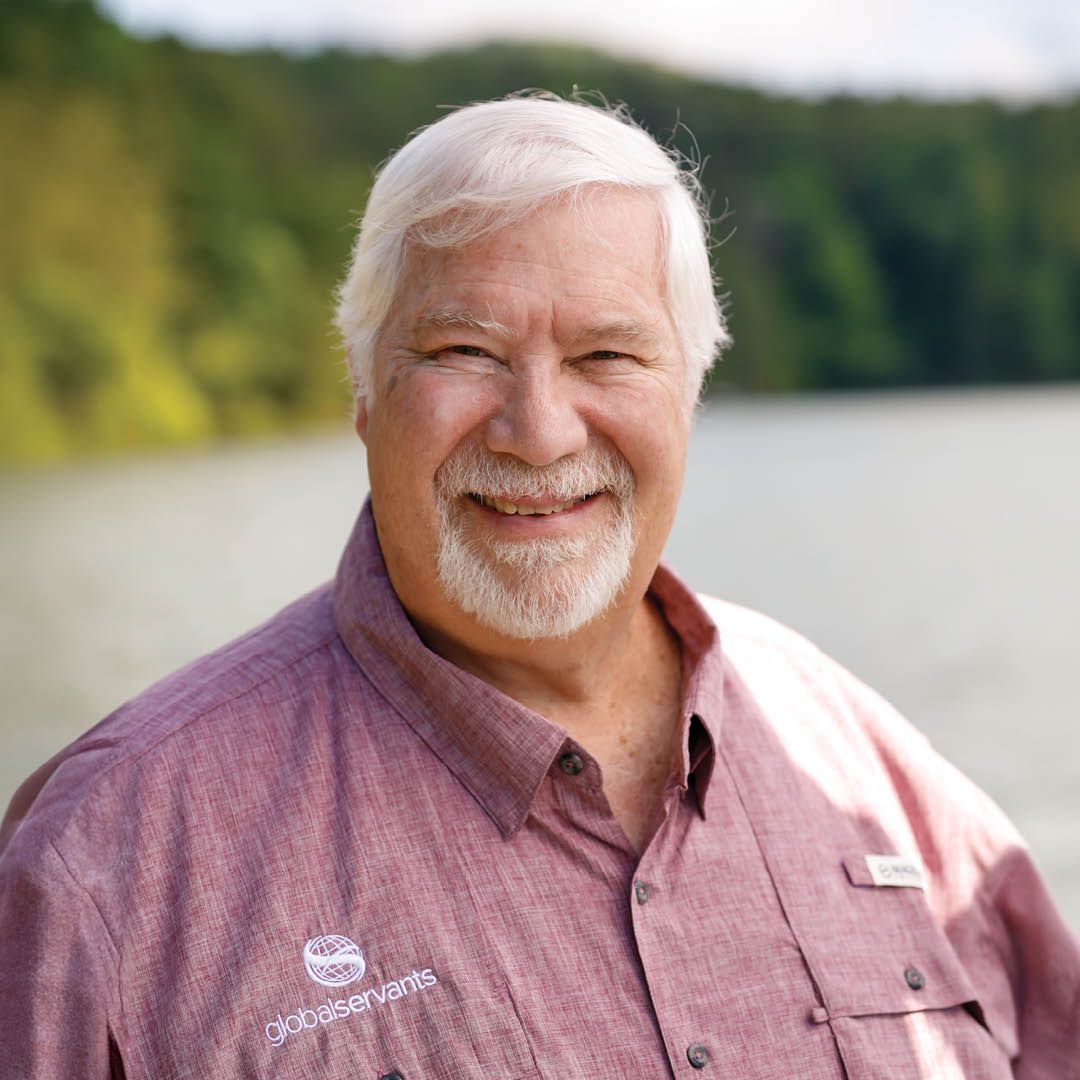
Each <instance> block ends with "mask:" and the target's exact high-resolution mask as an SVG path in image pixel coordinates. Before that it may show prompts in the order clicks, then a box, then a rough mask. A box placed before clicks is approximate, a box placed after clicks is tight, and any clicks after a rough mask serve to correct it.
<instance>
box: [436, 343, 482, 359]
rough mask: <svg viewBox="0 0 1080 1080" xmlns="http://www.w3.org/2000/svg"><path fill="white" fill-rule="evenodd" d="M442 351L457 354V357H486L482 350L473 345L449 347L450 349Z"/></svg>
mask: <svg viewBox="0 0 1080 1080" xmlns="http://www.w3.org/2000/svg"><path fill="white" fill-rule="evenodd" d="M444 351H445V352H452V353H457V354H458V356H487V353H486V352H484V350H483V349H479V348H477V347H476V346H475V345H451V346H450V348H448V349H446V350H444Z"/></svg>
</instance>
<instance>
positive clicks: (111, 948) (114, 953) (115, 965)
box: [45, 837, 124, 1030]
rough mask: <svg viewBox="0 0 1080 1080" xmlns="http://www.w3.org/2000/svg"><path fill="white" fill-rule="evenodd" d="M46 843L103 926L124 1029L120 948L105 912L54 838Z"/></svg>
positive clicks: (119, 1015) (49, 838)
mask: <svg viewBox="0 0 1080 1080" xmlns="http://www.w3.org/2000/svg"><path fill="white" fill-rule="evenodd" d="M45 843H46V844H47V845H48V847H49V850H50V851H52V853H53V854H54V855H55V856H56V859H57V862H58V863H59V864H60V867H61V869H62V871H63V873H64V875H65V876H66V877H67V879H68V881H69V882H70V883H71V886H72V888H73V889H74V891H75V893H76V895H77V896H79V897H80V898H81V899H82V901H83V904H84V906H87V907H88V908H89V909H90V910H91V911H93V913H94V916H96V921H97V922H98V923H99V924H100V926H101V932H102V935H103V937H104V941H105V944H106V946H107V951H108V954H109V956H108V960H107V965H106V966H107V967H108V968H109V970H110V973H111V975H112V981H113V993H114V997H115V1001H116V1005H117V1009H118V1015H117V1017H116V1020H117V1022H118V1025H119V1028H120V1029H121V1030H122V1029H123V1028H124V999H123V995H122V993H121V990H120V949H119V947H118V946H117V944H116V941H115V940H114V938H113V935H112V932H111V931H110V930H109V924H108V922H107V921H106V919H105V915H104V913H103V912H102V910H101V908H100V906H99V905H98V902H97V900H96V899H95V898H94V896H93V895H92V894H91V892H90V890H89V889H87V888H86V886H85V885H83V883H82V882H81V881H79V879H78V878H77V877H76V876H75V874H74V872H73V871H72V869H71V867H70V866H69V865H68V862H67V860H66V859H65V858H64V856H63V854H62V853H61V851H60V849H59V848H58V847H57V846H56V844H55V843H54V842H53V840H52V838H51V837H46V838H45ZM106 1016H107V1019H108V1020H109V1024H110V1027H111V1026H112V1017H110V1016H109V1015H108V1011H106ZM114 1030H116V1029H114Z"/></svg>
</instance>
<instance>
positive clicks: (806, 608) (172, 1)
mask: <svg viewBox="0 0 1080 1080" xmlns="http://www.w3.org/2000/svg"><path fill="white" fill-rule="evenodd" d="M524 87H542V88H546V89H550V90H555V91H558V92H562V93H567V92H570V91H571V90H572V89H573V88H575V87H580V88H582V89H586V90H596V91H599V92H601V93H602V94H604V95H605V96H606V97H607V98H608V99H611V100H621V101H626V102H627V103H628V104H629V105H630V107H631V109H632V111H633V113H634V115H635V116H636V117H637V118H638V120H640V121H641V122H642V123H643V124H644V125H645V126H646V127H647V128H648V129H649V130H650V131H652V132H653V133H654V134H655V135H656V136H658V137H659V138H660V139H661V140H662V141H665V142H668V143H670V144H673V145H674V146H676V147H678V148H679V149H680V150H681V151H682V152H683V153H685V154H687V155H688V156H690V157H692V158H694V159H696V160H702V161H704V162H705V169H704V181H705V185H706V187H707V189H708V190H709V191H710V193H711V198H712V204H711V205H712V213H713V215H714V217H715V218H716V219H717V225H716V238H717V240H718V241H722V242H721V243H718V244H717V246H716V249H715V252H714V262H715V267H716V271H717V274H718V276H719V278H720V279H721V280H722V283H723V286H722V287H723V291H724V292H725V293H726V294H727V296H728V310H729V317H730V321H731V327H732V330H733V332H734V336H735V345H734V347H733V348H732V349H731V350H730V351H729V352H728V353H727V354H726V355H725V357H724V358H723V360H722V361H721V362H720V363H719V364H718V365H717V367H716V370H715V372H714V377H713V379H712V382H711V384H710V388H709V397H708V399H707V402H706V404H705V406H704V407H703V409H702V412H701V415H700V417H699V422H698V425H697V430H696V432H695V435H694V440H693V445H692V448H691V464H690V471H689V476H688V480H687V492H686V495H685V496H684V500H683V506H682V510H681V511H680V516H679V520H678V522H677V525H676V530H675V534H674V536H673V538H672V542H671V545H670V547H669V552H668V555H669V558H670V559H671V561H672V562H673V563H674V565H675V566H676V568H677V569H679V570H680V571H681V572H682V573H683V574H684V576H686V577H687V578H688V579H690V580H691V581H692V583H693V584H694V585H695V586H696V587H698V588H701V589H705V590H707V591H710V592H714V593H718V594H720V595H724V596H726V597H728V598H729V599H733V600H736V601H739V602H743V603H747V604H750V605H751V606H755V607H759V608H761V609H763V610H765V611H767V612H769V613H770V614H772V615H774V616H777V617H779V618H781V619H783V620H784V621H786V622H789V623H791V624H792V625H794V626H795V627H796V628H797V629H799V630H801V631H802V632H804V633H806V634H807V635H808V636H810V637H811V638H812V639H814V640H815V641H817V642H818V643H819V644H821V645H822V646H823V647H825V648H826V649H827V650H828V651H830V652H832V653H833V654H834V655H836V656H837V657H838V658H839V659H840V660H841V661H842V662H844V663H845V664H847V665H848V666H849V667H851V668H852V669H853V670H854V671H856V673H857V674H859V675H860V676H862V677H863V678H864V679H866V680H867V681H868V682H870V683H871V684H872V685H874V686H875V687H877V688H878V689H879V690H881V691H882V692H883V693H885V694H886V696H888V697H889V698H890V699H891V700H893V701H894V702H895V703H896V704H897V705H898V706H899V707H900V708H901V709H902V710H903V711H904V712H905V713H906V714H907V715H908V716H909V717H910V718H911V719H912V720H913V721H914V722H915V723H916V724H917V725H918V726H919V727H920V728H921V729H922V730H923V731H925V732H926V733H927V734H928V736H929V737H930V738H931V740H932V741H933V742H934V743H935V745H937V746H938V747H939V748H940V749H941V750H942V751H943V752H944V753H945V754H946V755H947V756H948V757H950V758H951V759H952V760H953V761H955V762H956V763H957V764H959V765H960V766H961V767H962V768H964V769H965V771H967V772H968V773H969V774H971V775H972V776H973V777H974V778H975V779H976V780H977V781H978V782H979V783H980V784H982V785H983V786H984V787H985V788H987V789H988V790H989V791H990V792H991V794H992V795H994V797H995V798H996V799H998V801H999V802H1001V803H1002V804H1003V805H1004V807H1005V808H1006V810H1007V811H1008V812H1009V813H1010V815H1011V816H1012V817H1013V818H1014V820H1016V821H1017V823H1018V824H1019V825H1020V827H1021V829H1022V830H1023V831H1024V833H1025V835H1026V836H1027V837H1028V839H1029V841H1030V842H1031V844H1032V846H1033V849H1034V851H1035V854H1036V857H1037V859H1038V861H1039V862H1040V864H1041V865H1042V867H1043V869H1044V871H1045V872H1046V873H1047V875H1048V877H1049V878H1050V880H1051V882H1052V884H1053V887H1054V890H1055V892H1056V894H1057V895H1058V897H1059V899H1060V900H1061V902H1062V905H1063V907H1064V909H1065V911H1066V913H1067V916H1068V917H1069V919H1070V920H1071V922H1072V923H1073V925H1074V926H1078V927H1080V850H1078V846H1077V843H1076V835H1077V826H1078V824H1080V821H1078V817H1080V765H1078V761H1080V753H1078V751H1080V733H1078V724H1077V722H1078V721H1080V692H1078V690H1077V680H1076V675H1075V671H1076V667H1077V659H1076V657H1077V654H1078V646H1080V615H1078V612H1080V565H1078V564H1080V559H1078V557H1077V553H1078V551H1080V498H1078V490H1077V481H1076V473H1077V466H1078V465H1080V5H1076V4H1074V3H1072V2H1066V0H1062V2H1052V0H1041V2H1040V0H1034V2H1029V3H1024V4H1021V3H1009V2H1002V3H997V4H995V3H987V2H986V0H979V2H974V0H971V2H969V0H954V2H952V3H949V4H946V5H942V4H939V3H931V2H929V0H927V2H922V0H893V2H886V0H877V2H873V0H871V2H869V3H867V2H865V0H864V2H861V3H856V2H855V0H820V2H818V3H815V4H812V5H796V4H791V3H788V2H780V0H759V2H757V3H755V4H753V5H746V4H735V3H733V2H730V0H713V2H711V3H704V2H697V0H669V2H668V3H666V4H664V5H651V4H650V5H645V4H641V5H636V6H635V5H632V4H626V3H618V4H616V3H614V2H598V3H593V4H591V5H588V6H587V10H586V5H582V4H580V2H576V0H575V2H570V0H546V2H545V3H544V4H543V5H536V6H535V8H534V10H532V11H528V12H526V11H525V10H524V9H523V8H522V9H520V10H519V6H518V5H508V4H506V3H504V2H500V3H496V2H494V0H459V2H458V3H456V4H455V5H454V7H453V12H452V14H451V11H450V8H448V7H447V5H445V4H436V3H433V2H431V0H416V2H413V3H410V4H408V5H359V4H355V3H346V2H344V0H308V2H306V3H305V4H302V5H301V4H296V3H294V2H291V0H290V2H285V0H274V2H267V0H261V2H259V3H257V4H256V3H254V2H250V3H249V2H239V0H237V2H232V3H225V4H222V3H220V2H219V0H182V2H181V0H109V2H107V3H104V2H103V3H101V4H100V5H97V6H95V5H93V4H91V3H88V2H84V0H69V2H61V0H51V2H50V0H35V2H29V0H4V3H3V4H0V683H2V685H3V687H4V699H5V701H4V705H5V707H4V715H3V716H2V717H0V803H6V800H7V798H8V797H9V796H10V794H11V792H12V791H13V790H14V788H15V786H16V784H17V783H18V781H19V780H20V779H21V778H22V777H23V776H25V775H26V774H27V773H28V772H29V771H30V770H31V769H33V768H34V767H35V766H36V765H37V764H39V763H40V762H41V761H43V760H44V759H45V758H46V757H48V756H49V755H50V754H51V753H53V752H54V751H55V750H56V749H57V748H58V747H59V746H61V745H63V743H65V742H67V741H69V740H70V739H71V738H73V737H75V735H77V734H78V733H79V732H80V731H82V730H84V729H85V728H86V727H88V726H89V725H90V724H91V723H93V722H94V721H95V720H97V719H98V718H100V717H101V716H102V715H104V714H105V713H106V712H107V711H108V710H109V709H111V708H112V707H114V706H115V705H116V704H117V703H119V702H120V701H121V700H123V699H125V698H127V697H130V696H131V695H132V694H134V693H136V692H137V691H138V690H139V689H141V688H142V687H143V686H145V685H146V684H147V683H148V682H149V681H152V680H153V679H155V678H157V677H159V676H161V675H163V674H165V673H166V672H167V671H169V670H170V669H171V668H173V667H175V666H177V665H179V664H181V663H183V662H185V661H187V660H189V659H191V658H193V657H194V656H196V655H198V654H199V653H200V652H203V651H205V650H206V649H209V648H211V647H213V646H215V645H217V644H219V643H221V642H222V641H224V640H226V639H227V638H228V637H230V636H232V635H234V634H236V633H239V632H241V631H242V630H244V629H246V628H247V627H248V626H249V625H251V624H252V623H253V622H254V621H257V620H259V619H261V618H265V617H267V616H268V615H270V614H271V613H272V612H273V611H274V610H275V609H276V608H277V607H279V606H281V605H282V604H284V603H285V602H287V601H288V600H290V599H292V598H293V597H294V596H295V595H297V594H298V593H299V592H301V591H303V590H304V589H306V588H310V587H313V586H314V585H315V584H317V583H318V582H319V581H321V580H323V579H325V578H326V577H328V576H329V575H330V573H331V572H332V570H333V567H334V563H335V560H336V557H337V553H338V552H339V550H340V547H341V545H342V543H343V542H344V539H345V536H346V533H347V530H348V527H349V525H350V523H351V520H352V518H353V516H354V515H355V512H356V510H357V508H358V506H359V504H360V501H361V499H362V497H363V494H364V490H365V485H366V479H365V472H364V463H363V454H362V448H361V447H360V446H359V444H358V443H357V442H356V440H355V438H354V437H350V434H349V419H348V417H349V401H348V394H347V387H346V382H345V379H344V372H343V367H342V364H341V357H340V353H339V351H338V349H337V347H336V343H335V341H334V337H333V334H332V332H331V329H330V314H331V303H332V302H331V294H332V290H333V286H334V284H335V282H336V281H337V279H338V278H339V276H340V274H341V272H342V269H343V266H344V264H345V261H346V259H347V256H348V251H349V246H350V243H351V240H352V236H353V228H352V225H353V223H354V222H355V221H356V219H357V218H358V216H359V214H360V212H361V211H362V209H363V205H364V200H365V197H366V194H367V191H368V188H369V187H370V184H371V180H372V176H373V170H374V168H375V167H376V166H377V165H378V163H379V162H380V161H382V160H383V159H384V158H385V157H386V156H387V154H388V153H390V152H391V151H392V150H393V149H394V148H395V147H397V146H399V145H400V144H401V143H402V142H403V141H404V139H405V138H406V137H407V135H408V134H409V132H411V131H412V130H414V129H415V128H417V127H418V126H420V125H423V124H426V123H430V122H431V121H432V120H434V119H436V118H437V117H438V115H439V111H440V106H453V105H455V104H460V103H463V102H467V101H471V100H477V99H483V98H489V97H493V96H498V95H501V94H504V93H507V92H509V91H512V90H518V89H521V88H524Z"/></svg>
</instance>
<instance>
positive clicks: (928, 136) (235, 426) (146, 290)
mask: <svg viewBox="0 0 1080 1080" xmlns="http://www.w3.org/2000/svg"><path fill="white" fill-rule="evenodd" d="M575 85H577V86H582V87H589V88H596V89H599V90H601V91H602V92H603V93H604V94H606V95H607V96H608V97H609V98H610V99H616V100H625V101H627V102H629V103H630V104H631V106H632V107H633V110H634V112H635V115H636V116H637V117H638V118H639V119H640V120H641V121H642V122H643V123H644V124H645V125H646V126H647V127H648V128H649V129H650V130H651V131H653V132H654V133H655V134H657V135H658V136H660V137H661V138H662V139H663V138H668V139H669V140H673V141H674V143H675V144H676V145H678V146H679V147H680V148H681V149H683V150H684V151H693V149H694V143H693V142H692V141H691V139H690V137H689V136H688V135H687V132H686V130H685V129H686V128H688V129H689V130H690V131H692V132H693V133H694V136H695V137H696V145H697V148H698V150H697V152H698V153H700V155H702V156H704V157H705V158H707V166H706V170H705V180H706V184H707V186H708V187H709V188H710V189H711V190H712V191H713V192H714V193H715V194H714V202H713V212H714V213H715V214H717V215H719V214H720V212H721V211H724V210H725V209H726V210H727V211H728V212H729V213H728V216H727V218H726V219H725V220H724V221H723V222H722V223H721V224H720V225H719V226H718V234H719V235H721V236H724V235H726V234H727V233H729V232H730V231H731V230H734V234H733V235H732V236H731V238H730V239H728V240H727V242H726V243H724V244H723V245H721V246H719V247H718V248H717V250H716V253H715V262H716V268H717V272H718V274H719V275H720V276H721V278H722V279H723V282H724V288H725V290H726V291H729V292H730V295H731V303H730V317H731V323H732V328H733V330H734V333H735V336H736V345H735V347H734V348H733V349H732V350H731V351H730V353H728V354H727V356H726V357H725V359H724V361H723V362H722V363H721V364H720V365H719V367H718V370H717V373H716V378H715V379H714V384H724V385H728V386H734V387H738V388H742V389H745V390H780V391H788V390H804V389H811V388H819V387H885V386H897V385H918V384H959V383H974V382H994V381H1021V380H1059V379H1073V378H1076V377H1078V376H1080V344H1078V343H1080V103H1075V102H1074V103H1072V104H1068V105H1041V106H1038V107H1033V108H1027V109H1024V110H1011V111H1010V110H1007V109H1005V108H1002V107H999V106H995V105H992V104H989V103H985V102H977V103H970V104H962V105H954V104H949V105H944V104H936V105H929V104H924V103H915V102H912V101H906V100H896V101H888V102H880V103H869V102H863V101H858V100H853V99H848V98H838V99H835V100H829V101H824V102H821V103H816V104H811V103H806V102H801V101H796V100H791V99H784V98H776V97H769V96H766V95H763V94H760V93H756V92H752V91H749V90H745V89H733V88H731V87H725V86H720V85H715V84H710V83H706V82H702V81H696V80H692V79H688V78H684V77H681V76H678V75H675V74H672V73H671V72H667V71H663V70H659V69H656V68H652V67H648V66H643V65H640V64H631V63H624V62H621V61H616V60H614V59H612V58H610V57H605V56H602V55H599V54H596V53H593V52H588V51H584V50H579V49H574V48H569V47H562V46H558V47H556V46H540V45H538V46H506V45H491V46H486V47H483V48H476V49H471V50H468V51H460V52H448V53H442V54H439V55H436V56H432V57H429V58H426V59H421V60H397V59H390V58H387V57H382V56H374V55H363V56H358V55H351V54H347V53H345V52H340V51H326V52H321V53H318V54H315V55H309V56H295V57H289V56H285V55H282V54H280V53H277V52H273V51H267V50H261V51H251V52H245V53H224V52H213V51H207V50H202V49H196V48H192V47H189V46H186V45H182V44H180V43H179V42H177V41H175V40H173V39H170V38H163V39H159V40H154V41H143V40H137V39H134V38H132V37H131V36H129V35H127V34H126V33H125V32H123V31H122V30H120V29H119V28H118V27H117V26H115V25H113V24H112V23H111V22H109V21H108V20H107V19H105V18H104V17H103V16H102V15H100V14H99V13H98V12H97V11H96V10H95V9H94V8H93V7H92V6H91V4H89V3H88V2H85V0H4V3H3V4H0V225H2V233H0V460H9V461H11V460H38V459H48V458H55V457H62V456H68V455H73V454H79V453H83V452H88V451H99V450H103V449H123V448H128V447H137V446H138V447H142V446H148V445H160V444H168V443H180V442H189V441H193V440H199V439H204V438H207V437H210V436H213V435H217V434H235V433H253V432H262V431H269V430H275V429H280V428H282V427H287V426H296V425H299V424H309V423H313V422H318V421H320V420H322V419H326V418H340V417H342V416H343V415H345V414H346V412H347V409H348V405H347V390H346V385H345V381H344V378H343V374H342V366H341V361H340V355H339V353H338V351H337V349H336V348H335V344H334V340H333V335H332V332H331V330H330V311H331V299H330V298H331V291H332V288H333V285H334V283H335V281H336V280H337V279H338V277H339V276H340V273H341V271H342V268H343V266H344V263H345V260H346V258H347V255H348V250H349V245H350V242H351V238H352V230H351V228H350V224H351V223H352V222H354V221H355V220H356V218H357V216H358V214H359V212H360V211H361V210H362V208H363V204H364V199H365V196H366V193H367V189H368V187H369V185H370V183H371V177H372V172H373V169H374V167H375V166H376V165H377V163H378V162H379V161H381V160H382V159H383V158H384V157H385V156H386V155H387V154H388V152H389V151H390V150H391V149H393V148H394V147H396V146H398V145H400V144H401V142H402V141H403V140H404V139H405V137H406V136H407V134H408V133H409V132H410V131H411V130H413V129H415V128H416V127H418V126H419V125H421V124H424V123H428V122H430V121H431V120H432V119H433V118H435V117H436V116H437V115H438V113H437V110H436V109H435V106H436V105H438V104H455V103H461V102H465V101H470V100H478V99H483V98H488V97H492V96H497V95H501V94H504V93H506V92H508V91H511V90H515V89H519V88H521V87H525V86H542V87H545V88H549V89H552V90H556V91H559V92H563V93H565V92H568V91H570V90H571V89H572V88H573V87H574V86H575ZM680 123H681V124H682V125H685V128H683V127H679V126H678V125H679V124H680Z"/></svg>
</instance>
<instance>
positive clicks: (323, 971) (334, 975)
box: [303, 934, 365, 986]
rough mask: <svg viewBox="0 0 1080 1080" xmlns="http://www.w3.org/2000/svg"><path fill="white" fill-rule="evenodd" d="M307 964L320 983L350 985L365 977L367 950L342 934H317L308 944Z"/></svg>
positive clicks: (306, 947) (304, 952)
mask: <svg viewBox="0 0 1080 1080" xmlns="http://www.w3.org/2000/svg"><path fill="white" fill-rule="evenodd" d="M303 957H304V967H305V968H306V969H307V973H308V975H309V976H311V978H312V979H313V980H314V981H315V982H317V983H319V985H320V986H348V985H349V983H354V982H356V980H357V979H362V978H363V977H364V967H365V964H364V954H363V953H362V952H361V951H360V946H359V945H357V944H356V942H355V941H350V940H349V938H347V937H342V936H341V935H340V934H324V935H323V936H321V937H313V938H311V940H310V941H308V942H307V944H305V945H304V951H303Z"/></svg>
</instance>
